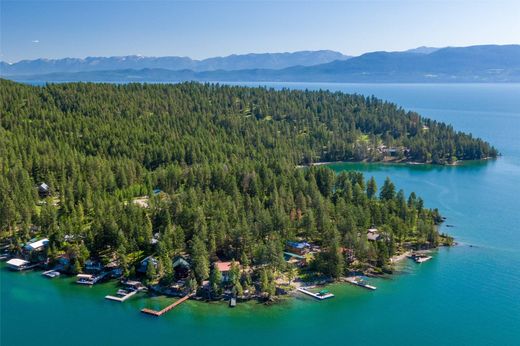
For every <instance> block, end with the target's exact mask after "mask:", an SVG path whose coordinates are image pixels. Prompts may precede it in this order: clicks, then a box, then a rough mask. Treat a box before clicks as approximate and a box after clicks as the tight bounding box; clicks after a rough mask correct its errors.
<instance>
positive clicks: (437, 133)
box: [0, 80, 498, 299]
mask: <svg viewBox="0 0 520 346" xmlns="http://www.w3.org/2000/svg"><path fill="white" fill-rule="evenodd" d="M0 125H1V126H0V230H1V239H0V241H1V245H2V249H3V250H2V251H3V255H4V256H6V257H8V258H16V259H18V260H19V261H22V262H23V263H22V262H17V263H19V264H20V265H27V266H29V265H38V266H40V267H45V268H47V269H49V268H54V269H56V270H57V271H61V272H63V273H67V274H79V273H92V275H99V273H106V272H107V270H110V273H111V275H112V274H114V273H117V276H119V277H122V278H123V279H124V280H126V279H133V280H140V281H142V282H143V283H144V284H145V285H146V286H147V287H149V288H152V289H154V290H157V291H160V292H162V293H165V292H166V293H168V294H173V295H187V294H195V295H196V296H199V297H206V298H207V299H218V298H219V297H222V295H223V294H226V292H227V294H230V293H229V292H231V294H232V295H234V296H235V297H239V298H244V299H245V298H248V297H255V298H262V299H266V298H272V297H274V296H275V295H277V294H280V293H283V292H286V291H289V290H290V288H291V287H292V284H293V283H294V282H296V281H305V280H314V279H315V278H326V279H332V280H336V279H340V278H342V277H345V276H347V275H349V273H352V272H361V273H368V272H370V273H375V274H377V273H383V272H390V271H391V266H390V258H391V257H392V256H394V255H396V254H400V253H403V252H405V251H407V250H414V249H415V250H417V249H427V248H433V247H436V246H438V245H440V244H450V243H451V241H452V239H451V238H450V237H448V236H444V235H440V234H439V232H438V230H437V227H436V225H438V224H439V223H441V222H442V217H441V215H440V214H439V212H438V210H437V209H427V208H425V206H424V202H423V200H422V199H421V198H420V197H419V196H417V195H416V194H415V193H414V192H412V193H410V194H409V195H405V193H404V191H402V190H399V189H398V187H395V186H394V184H393V183H392V182H391V180H390V179H387V180H386V181H385V182H384V184H383V185H382V186H381V187H378V186H377V184H376V182H375V180H374V179H373V178H370V179H367V178H365V177H364V176H363V175H362V174H361V173H357V172H348V173H347V172H343V173H340V174H335V173H334V172H333V171H332V170H330V169H329V168H327V167H325V166H319V167H309V168H298V166H301V165H310V164H312V163H315V162H321V161H363V160H366V161H414V162H421V163H433V164H448V163H453V162H456V161H459V160H476V159H484V158H489V157H496V156H497V154H498V153H497V150H496V149H495V148H493V147H492V146H490V145H489V144H488V143H486V142H484V141H482V140H481V139H478V138H474V137H472V136H471V135H468V134H465V133H461V132H456V131H455V130H453V128H452V127H451V126H449V125H446V124H443V123H439V122H436V121H433V120H430V119H425V118H422V117H421V116H419V115H418V114H417V113H414V112H407V111H405V110H403V109H401V108H399V107H397V106H396V105H394V104H392V103H388V102H384V101H381V100H379V99H376V98H374V97H363V96H359V95H347V94H343V93H339V92H338V93H332V92H328V91H294V90H280V91H275V90H272V89H265V88H247V87H238V86H221V85H217V84H199V83H182V84H176V85H160V84H152V85H146V84H126V85H114V84H91V83H67V84H49V85H46V86H41V87H39V86H29V85H23V84H18V83H14V82H10V81H6V80H1V81H0ZM13 263H14V262H13ZM108 268H110V269H108ZM87 276H88V275H87ZM87 276H84V277H81V278H80V280H87V282H88V280H89V279H88V278H87ZM94 277H99V276H94Z"/></svg>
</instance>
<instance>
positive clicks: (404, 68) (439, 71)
mask: <svg viewBox="0 0 520 346" xmlns="http://www.w3.org/2000/svg"><path fill="white" fill-rule="evenodd" d="M12 79H15V80H34V81H56V82H59V81H94V82H102V81H118V82H131V81H135V82H146V81H157V82H178V81H186V80H196V81H229V82H232V81H282V82H365V83H371V82H372V83H396V82H401V83H417V82H421V83H431V82H434V83H435V82H446V83H447V82H458V83H472V82H478V83H486V82H520V45H504V46H498V45H486V46H471V47H460V48H456V47H448V48H441V49H437V50H434V51H431V52H429V53H427V52H426V53H417V52H407V51H405V52H373V53H367V54H363V55H361V56H359V57H355V58H350V59H348V60H344V61H338V60H336V61H333V62H329V63H326V64H320V65H314V66H292V67H288V68H284V69H279V70H277V69H258V68H255V69H241V70H234V71H226V70H222V69H220V70H213V71H193V70H191V69H182V70H170V69H156V68H151V69H118V70H106V71H93V72H79V73H54V74H46V75H35V76H25V77H15V78H12Z"/></svg>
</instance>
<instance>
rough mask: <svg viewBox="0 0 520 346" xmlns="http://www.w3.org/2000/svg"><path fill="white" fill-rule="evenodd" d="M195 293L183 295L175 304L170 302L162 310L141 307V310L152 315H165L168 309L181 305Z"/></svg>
mask: <svg viewBox="0 0 520 346" xmlns="http://www.w3.org/2000/svg"><path fill="white" fill-rule="evenodd" d="M192 295H193V294H188V295H185V296H184V297H182V298H181V299H179V300H177V301H176V302H175V303H173V304H170V305H168V306H167V307H165V308H164V309H162V310H159V311H157V310H152V309H146V308H144V309H141V312H142V313H145V314H148V315H152V316H157V317H159V316H161V315H164V314H165V313H167V312H168V311H170V310H172V309H173V308H175V307H176V306H178V305H181V304H182V303H184V302H185V301H187V300H188V299H190V297H191V296H192Z"/></svg>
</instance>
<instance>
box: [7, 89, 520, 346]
mask: <svg viewBox="0 0 520 346" xmlns="http://www.w3.org/2000/svg"><path fill="white" fill-rule="evenodd" d="M261 84H262V85H265V83H261ZM248 85H258V83H255V84H250V83H249V84H248ZM268 85H269V86H272V87H275V88H282V87H288V88H300V89H304V88H308V89H320V88H321V89H330V90H334V91H336V90H339V91H344V92H355V93H360V94H366V95H375V96H378V97H381V98H384V99H387V100H391V101H394V102H396V103H398V104H400V105H402V106H403V107H404V108H406V109H410V110H416V111H418V112H420V113H421V114H423V115H425V116H428V117H431V118H434V119H437V120H441V121H445V122H448V123H450V124H453V126H454V127H455V128H456V129H460V130H464V131H469V132H472V133H473V134H474V135H476V136H479V137H482V138H484V139H486V140H488V141H490V142H492V143H493V144H494V145H495V146H496V147H498V149H499V150H500V151H501V152H502V153H503V155H504V156H503V157H501V158H500V159H498V160H496V161H490V162H486V163H471V164H466V165H464V166H461V167H433V166H404V165H383V164H334V165H331V167H332V168H333V169H334V170H336V171H340V170H360V171H363V172H364V173H365V174H366V175H367V176H369V175H373V176H375V177H376V179H377V180H378V182H379V184H380V185H381V183H382V181H383V180H384V179H385V177H386V176H390V177H391V178H392V179H393V180H394V182H395V183H396V185H397V186H398V187H399V188H403V189H404V190H405V192H407V193H409V192H411V191H416V192H418V193H419V194H420V195H421V196H422V197H424V199H425V200H426V204H427V206H430V207H438V208H439V209H440V210H441V212H442V214H443V215H444V216H446V217H447V218H448V220H447V222H446V224H450V225H454V227H453V228H446V227H445V226H443V231H446V232H449V233H451V234H453V235H454V236H455V237H456V238H457V240H458V241H459V242H460V243H461V245H460V246H457V247H454V248H449V249H441V250H439V251H438V252H437V253H436V254H435V257H434V259H433V260H431V261H429V262H426V263H423V264H421V265H416V264H414V263H411V262H409V261H405V262H403V264H402V267H401V268H400V271H401V274H400V275H396V276H394V277H392V279H378V280H373V282H374V283H375V285H377V286H378V290H377V291H375V292H368V291H364V290H362V289H360V288H356V287H351V286H345V285H333V286H332V287H331V288H330V290H331V291H332V292H333V293H335V294H336V297H335V298H333V299H332V300H329V301H324V302H316V301H313V300H310V299H307V298H304V297H301V298H298V299H294V300H290V301H286V302H284V303H282V304H279V305H277V306H274V307H264V306H261V305H257V304H255V303H251V304H240V305H239V306H238V307H237V308H235V309H229V308H228V307H227V306H226V305H225V304H201V303H196V302H191V301H189V302H188V303H185V304H183V305H182V306H180V307H178V308H176V309H175V310H173V311H172V312H170V313H168V314H166V315H164V316H162V317H161V318H152V317H149V316H145V315H143V314H141V313H140V312H139V309H140V308H142V307H145V306H146V307H155V308H159V307H162V306H164V305H166V304H167V303H168V301H169V300H168V299H165V298H153V299H150V298H145V297H144V296H142V297H139V296H138V297H134V298H131V299H130V300H129V301H127V302H125V303H123V304H120V303H115V302H109V301H105V300H104V299H103V297H104V296H105V295H106V294H111V293H114V292H115V290H116V287H115V284H114V283H107V284H102V285H98V286H95V287H92V288H89V287H78V286H77V285H75V284H74V283H73V280H72V279H70V278H69V279H67V278H58V279H55V280H47V279H44V278H43V277H41V275H40V273H38V272H25V273H12V272H9V271H7V270H6V269H5V268H4V267H3V266H2V267H1V268H0V269H1V270H0V279H1V282H0V283H1V287H0V290H1V302H0V304H1V305H0V325H1V333H0V344H1V345H2V346H8V345H34V344H35V343H37V344H40V345H51V344H54V345H63V344H70V343H72V344H75V345H92V344H98V345H134V344H138V343H141V344H154V345H164V344H170V345H174V344H178V345H181V344H191V345H199V344H202V343H208V344H213V345H217V344H225V345H243V344H248V345H267V344H268V345H282V344H283V345H287V344H302V343H304V344H342V345H347V344H351V345H352V344H364V345H380V344H393V345H416V344H421V345H439V344H442V345H518V344H520V139H519V137H520V136H519V135H520V85H518V84H508V85H370V84H361V85H360V84H298V83H287V84H281V83H271V84H268Z"/></svg>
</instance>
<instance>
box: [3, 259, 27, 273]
mask: <svg viewBox="0 0 520 346" xmlns="http://www.w3.org/2000/svg"><path fill="white" fill-rule="evenodd" d="M6 264H7V266H8V267H9V269H11V270H17V271H21V270H24V269H28V268H29V266H30V264H31V262H29V261H26V260H23V259H19V258H13V259H10V260H9V261H7V262H6Z"/></svg>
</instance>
